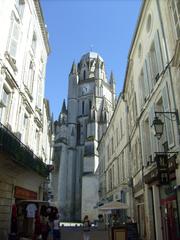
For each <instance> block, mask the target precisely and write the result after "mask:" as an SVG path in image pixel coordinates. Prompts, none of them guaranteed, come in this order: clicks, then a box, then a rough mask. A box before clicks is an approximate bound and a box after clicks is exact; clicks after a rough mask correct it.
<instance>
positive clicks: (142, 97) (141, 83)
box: [139, 71, 145, 109]
mask: <svg viewBox="0 0 180 240" xmlns="http://www.w3.org/2000/svg"><path fill="white" fill-rule="evenodd" d="M144 89H145V85H144V73H143V71H141V73H140V76H139V90H140V94H139V95H140V108H141V109H142V107H143V106H144V102H145V91H144Z"/></svg>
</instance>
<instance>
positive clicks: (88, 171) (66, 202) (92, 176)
mask: <svg viewBox="0 0 180 240" xmlns="http://www.w3.org/2000/svg"><path fill="white" fill-rule="evenodd" d="M67 101H68V102H67V108H66V105H65V102H64V103H63V106H62V110H61V112H60V115H59V119H58V120H57V121H55V139H54V163H55V172H54V176H53V177H54V181H53V182H54V183H56V182H58V186H55V184H54V194H55V196H54V197H55V199H54V200H55V201H57V202H58V203H59V206H60V212H61V216H62V220H66V221H73V220H76V221H77V220H81V219H82V218H83V217H84V215H85V214H88V215H89V217H90V219H91V220H93V219H97V216H98V213H97V209H96V208H95V206H96V203H97V201H98V190H99V187H98V175H97V167H98V163H99V156H98V152H97V146H98V141H99V140H100V138H101V136H102V134H103V132H104V131H105V129H106V127H107V125H108V122H109V121H110V118H111V115H112V112H113V109H114V106H115V81H114V77H113V74H112V73H111V76H110V80H108V79H107V77H106V73H105V66H104V61H103V59H102V58H101V57H100V55H99V54H97V53H94V52H89V53H87V54H85V55H83V56H82V58H81V60H80V62H79V63H78V65H77V66H76V64H75V63H73V65H72V69H71V71H70V74H69V84H68V100H67Z"/></svg>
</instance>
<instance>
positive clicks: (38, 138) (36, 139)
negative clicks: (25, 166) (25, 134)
mask: <svg viewBox="0 0 180 240" xmlns="http://www.w3.org/2000/svg"><path fill="white" fill-rule="evenodd" d="M35 143H36V145H35V146H36V155H39V147H40V132H39V131H38V129H36V133H35Z"/></svg>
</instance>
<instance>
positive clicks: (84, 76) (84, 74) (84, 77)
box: [83, 70, 86, 80]
mask: <svg viewBox="0 0 180 240" xmlns="http://www.w3.org/2000/svg"><path fill="white" fill-rule="evenodd" d="M83 79H84V80H85V79H86V70H84V72H83Z"/></svg>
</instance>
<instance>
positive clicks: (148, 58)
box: [145, 54, 154, 92]
mask: <svg viewBox="0 0 180 240" xmlns="http://www.w3.org/2000/svg"><path fill="white" fill-rule="evenodd" d="M145 61H146V68H147V76H148V82H149V91H150V92H151V91H152V89H153V86H154V81H153V78H152V73H151V64H150V55H149V54H148V56H147V58H146V60H145Z"/></svg>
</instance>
